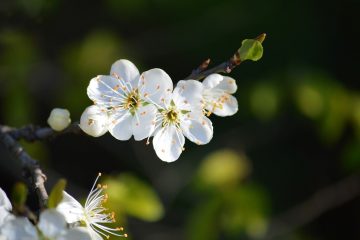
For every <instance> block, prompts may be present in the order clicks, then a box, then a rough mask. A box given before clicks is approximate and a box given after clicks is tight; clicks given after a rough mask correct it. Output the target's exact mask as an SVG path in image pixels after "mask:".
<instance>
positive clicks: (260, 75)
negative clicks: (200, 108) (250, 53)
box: [0, 0, 360, 240]
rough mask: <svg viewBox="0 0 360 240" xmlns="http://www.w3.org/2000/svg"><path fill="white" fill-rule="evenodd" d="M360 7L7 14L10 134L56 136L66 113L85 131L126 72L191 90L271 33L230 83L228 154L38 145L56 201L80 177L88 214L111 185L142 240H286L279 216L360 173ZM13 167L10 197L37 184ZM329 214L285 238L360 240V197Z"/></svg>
mask: <svg viewBox="0 0 360 240" xmlns="http://www.w3.org/2000/svg"><path fill="white" fill-rule="evenodd" d="M359 7H360V4H359V2H358V1H355V0H353V1H351V0H344V1H311V0H303V1H286V0H273V1H266V0H259V1H244V0H237V1H235V0H233V1H230V0H229V1H214V0H211V1H209V0H208V1H205V0H200V1H189V0H183V1H165V0H152V1H145V0H131V1H116V0H106V1H93V2H91V1H60V0H51V1H45V0H16V1H1V2H0V120H1V124H5V125H10V126H14V127H20V126H22V125H26V124H28V123H34V124H38V125H42V126H46V120H47V117H48V115H49V112H50V111H51V109H52V108H54V107H61V108H67V109H68V110H69V111H70V112H71V118H72V120H73V121H77V120H78V119H79V118H80V115H81V113H82V111H83V110H84V109H85V108H86V107H87V106H88V105H90V104H91V102H90V100H89V99H88V98H87V96H86V87H87V85H88V83H89V80H90V79H91V78H92V77H94V76H96V75H98V74H108V73H109V70H110V66H111V64H112V63H113V62H114V61H116V60H117V59H120V58H126V59H129V60H131V61H133V62H134V63H135V65H136V66H137V67H138V68H139V70H140V72H142V71H145V70H148V69H150V68H155V67H159V68H162V69H164V70H165V71H166V72H167V73H168V74H169V75H170V76H171V77H172V79H173V81H174V82H176V81H178V80H181V79H182V78H184V77H186V76H187V75H189V73H190V72H191V71H192V69H194V68H196V67H197V66H198V65H199V64H200V63H201V62H202V61H203V60H205V59H206V58H211V60H212V65H211V66H214V65H215V64H218V63H221V62H222V61H224V60H226V59H228V58H229V57H230V56H231V55H232V54H233V53H234V51H235V50H236V49H238V48H239V47H240V45H241V41H242V40H243V39H245V38H254V37H256V36H257V35H259V34H260V33H263V32H265V33H267V38H266V40H265V42H264V43H263V45H264V56H263V58H262V59H261V60H260V61H259V62H245V63H243V64H242V65H240V66H239V67H238V68H235V69H234V71H233V72H232V73H231V74H230V75H231V76H232V77H233V78H235V79H236V80H237V85H238V91H237V93H236V94H235V95H236V97H237V99H238V102H239V111H238V113H237V114H236V115H234V116H232V117H227V118H220V117H216V116H212V118H211V120H212V121H213V124H214V138H213V140H212V141H211V142H210V143H209V144H208V145H205V146H196V145H195V144H192V143H191V142H189V141H187V142H186V146H185V147H186V151H185V152H184V153H183V154H182V155H181V157H180V159H179V160H178V161H176V162H174V163H171V164H167V163H164V162H161V160H159V159H158V158H157V157H156V155H155V152H154V150H153V149H152V146H151V145H149V146H146V144H145V142H135V141H133V140H131V141H127V142H120V141H117V140H115V139H114V138H113V137H111V135H110V134H106V135H105V136H103V137H100V138H91V137H87V136H74V135H67V136H62V137H59V138H57V139H55V140H52V141H50V142H38V143H26V142H22V144H23V145H24V147H25V149H26V150H27V151H28V152H29V153H30V154H31V155H32V156H33V157H34V158H36V159H38V160H39V161H40V162H41V164H42V166H43V168H44V169H45V173H47V175H48V177H49V181H48V187H49V189H50V188H51V186H52V185H53V184H54V183H55V182H56V181H57V180H58V179H59V178H61V177H64V178H66V179H68V181H69V183H68V191H69V192H70V193H71V194H72V195H74V196H76V197H77V198H78V199H81V198H82V197H85V196H86V194H87V192H88V189H89V188H90V187H91V185H92V181H93V179H94V178H95V176H96V174H97V172H99V171H101V172H103V173H104V174H105V175H106V177H105V178H103V181H105V182H108V183H109V195H110V197H112V199H113V200H112V201H110V202H109V205H110V206H111V209H112V210H115V211H116V212H117V213H118V219H119V222H121V223H122V224H123V225H125V227H126V231H127V232H128V233H129V235H130V237H131V238H132V239H142V240H152V239H158V240H160V239H190V240H191V239H198V240H202V239H208V240H209V239H226V240H227V239H261V238H267V237H268V236H269V235H268V234H269V232H272V231H275V232H279V230H278V229H277V228H276V227H274V226H273V224H272V223H273V221H274V218H276V216H280V217H281V216H288V215H287V214H288V213H289V210H290V211H291V209H294V207H295V206H297V205H298V204H301V203H305V204H306V203H307V202H306V201H307V200H308V199H311V197H312V196H313V194H316V193H319V192H320V193H322V191H321V189H323V188H325V187H329V186H330V188H331V186H333V185H334V184H336V183H337V182H339V181H340V182H341V181H342V179H346V178H348V177H349V176H351V175H356V174H357V173H358V170H359V167H360V93H359V88H360V81H359V74H358V68H359V66H360V61H359V57H358V55H359V53H360V47H359V45H358V36H359V32H360V28H359V27H358V25H359V21H358V14H359V10H360V8H359ZM0 157H1V160H0V183H1V187H2V188H4V189H5V190H6V191H7V192H10V190H11V187H12V186H13V184H14V183H15V182H17V181H19V180H21V170H20V168H19V164H18V163H16V161H15V160H14V159H12V158H11V157H9V156H8V155H7V153H6V151H5V150H4V149H3V148H2V147H1V148H0ZM216 164H217V165H216ZM234 169H235V170H234ZM216 176H218V177H216ZM341 186H342V188H343V189H345V190H344V192H345V193H346V192H348V191H347V186H346V185H341ZM356 188H357V189H358V188H359V186H358V185H357V186H356ZM111 189H112V190H111ZM331 189H332V188H331ZM110 191H111V192H110ZM31 196H32V197H34V196H33V195H31ZM31 196H30V199H29V203H30V205H31V204H32V203H31V202H32V200H31ZM323 200H324V199H321V201H320V202H319V203H318V205H317V207H316V208H315V210H314V209H313V210H314V211H310V212H304V211H300V212H296V213H301V214H304V215H306V216H310V217H309V219H308V220H307V221H305V222H301V219H302V218H301V217H302V215H299V216H298V217H296V216H297V215H296V214H295V217H294V216H293V217H292V218H291V220H290V221H288V222H287V224H286V226H285V228H286V229H288V231H289V233H287V234H282V233H281V234H280V233H279V234H278V235H277V236H276V237H275V238H274V239H296V240H298V239H299V240H302V239H304V240H305V239H310V240H312V239H314V240H322V239H323V240H325V239H326V240H329V239H330V240H332V239H334V240H335V239H337V240H338V239H359V237H360V204H359V200H360V198H359V197H356V196H355V197H351V199H350V200H348V201H345V202H344V203H343V202H342V201H340V202H339V204H338V205H337V206H336V207H329V208H328V209H325V210H324V211H322V212H321V214H316V213H315V212H316V209H320V208H321V207H322V206H327V200H326V198H325V202H323ZM295 225H296V226H297V225H299V226H298V227H296V228H293V227H292V226H295ZM274 228H275V230H274ZM266 229H268V231H267V230H266Z"/></svg>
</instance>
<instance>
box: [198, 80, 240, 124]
mask: <svg viewBox="0 0 360 240" xmlns="http://www.w3.org/2000/svg"><path fill="white" fill-rule="evenodd" d="M203 86H204V92H203V98H204V109H205V111H206V113H207V115H210V114H211V113H214V114H215V115H218V116H221V117H225V116H231V115H234V114H235V113H236V112H237V111H238V103H237V100H236V98H235V97H234V96H231V94H233V93H235V92H236V90H237V85H236V81H235V80H234V79H233V78H231V77H227V76H222V75H220V74H217V73H215V74H211V75H209V76H208V77H206V78H205V79H204V81H203Z"/></svg>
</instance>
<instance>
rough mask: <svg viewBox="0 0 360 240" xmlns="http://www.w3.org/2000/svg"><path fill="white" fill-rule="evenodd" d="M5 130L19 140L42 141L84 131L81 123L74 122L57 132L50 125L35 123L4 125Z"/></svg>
mask: <svg viewBox="0 0 360 240" xmlns="http://www.w3.org/2000/svg"><path fill="white" fill-rule="evenodd" d="M2 128H3V131H4V132H6V133H8V134H9V135H10V136H11V137H12V138H13V139H15V140H19V139H24V140H26V141H28V142H34V141H41V140H51V139H53V138H56V137H58V136H60V135H64V134H68V133H75V134H80V133H82V131H81V129H80V127H79V123H78V122H74V123H72V124H71V125H70V126H69V127H67V128H66V129H64V130H63V131H60V132H57V131H54V130H53V129H52V128H49V127H39V126H34V125H27V126H24V127H21V128H12V127H8V126H2Z"/></svg>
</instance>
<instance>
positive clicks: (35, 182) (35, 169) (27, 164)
mask: <svg viewBox="0 0 360 240" xmlns="http://www.w3.org/2000/svg"><path fill="white" fill-rule="evenodd" d="M3 130H4V129H3V128H2V127H1V126H0V141H1V142H2V143H3V144H4V145H5V147H6V148H7V149H8V150H9V152H10V153H11V154H12V155H13V156H14V157H15V158H16V159H19V160H20V162H21V164H22V167H23V169H24V170H25V177H26V178H28V179H29V184H30V185H31V186H32V187H33V188H34V189H35V191H36V194H37V196H38V201H39V206H40V208H41V209H42V208H44V207H46V205H47V200H48V194H47V192H46V189H45V185H44V183H45V181H46V175H45V174H44V173H43V172H42V171H41V169H40V166H39V164H38V162H37V161H36V160H34V159H32V158H31V157H30V155H29V154H27V153H26V152H25V150H24V149H23V148H22V147H21V145H20V144H19V143H18V142H17V141H16V140H15V139H14V138H13V137H11V135H10V134H9V133H6V132H4V131H3Z"/></svg>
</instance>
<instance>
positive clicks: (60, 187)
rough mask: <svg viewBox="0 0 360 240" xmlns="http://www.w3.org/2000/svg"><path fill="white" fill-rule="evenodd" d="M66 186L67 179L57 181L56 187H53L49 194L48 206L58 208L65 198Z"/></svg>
mask: <svg viewBox="0 0 360 240" xmlns="http://www.w3.org/2000/svg"><path fill="white" fill-rule="evenodd" d="M65 187H66V180H65V179H60V180H59V181H57V183H56V184H55V185H54V187H53V188H52V189H51V192H50V194H49V199H48V207H49V208H56V207H57V205H58V204H59V203H60V202H61V200H62V199H63V191H64V190H65Z"/></svg>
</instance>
